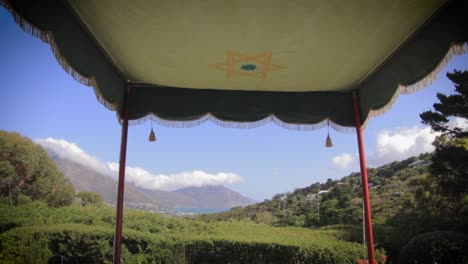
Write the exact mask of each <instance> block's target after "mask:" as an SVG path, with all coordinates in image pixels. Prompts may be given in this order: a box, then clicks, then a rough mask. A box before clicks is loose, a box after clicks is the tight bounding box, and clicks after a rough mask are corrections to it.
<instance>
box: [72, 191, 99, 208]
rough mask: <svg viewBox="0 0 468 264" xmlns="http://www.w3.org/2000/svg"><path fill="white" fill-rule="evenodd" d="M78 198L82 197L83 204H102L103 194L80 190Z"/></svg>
mask: <svg viewBox="0 0 468 264" xmlns="http://www.w3.org/2000/svg"><path fill="white" fill-rule="evenodd" d="M76 197H77V198H80V200H81V205H83V206H86V205H98V206H99V205H102V202H103V200H102V196H101V195H99V194H97V193H95V192H79V193H78V194H77V195H76Z"/></svg>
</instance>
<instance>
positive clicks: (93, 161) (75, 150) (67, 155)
mask: <svg viewBox="0 0 468 264" xmlns="http://www.w3.org/2000/svg"><path fill="white" fill-rule="evenodd" d="M34 141H35V142H36V143H38V144H39V145H41V146H43V147H44V148H45V149H47V150H50V151H52V152H53V153H55V154H57V155H58V156H59V157H61V158H63V159H69V160H72V161H74V162H76V163H78V164H81V165H84V166H86V167H88V168H91V169H93V170H96V171H98V172H100V173H102V174H105V175H110V174H111V173H112V171H111V170H110V169H109V167H108V166H107V164H106V163H105V162H102V161H100V160H98V159H97V158H95V157H92V156H90V155H88V154H87V153H86V152H84V151H83V150H82V149H81V148H80V147H79V146H78V145H77V144H75V143H72V142H68V141H66V140H64V139H55V138H50V137H49V138H46V139H42V138H39V139H36V140H34Z"/></svg>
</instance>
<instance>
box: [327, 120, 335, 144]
mask: <svg viewBox="0 0 468 264" xmlns="http://www.w3.org/2000/svg"><path fill="white" fill-rule="evenodd" d="M327 129H328V131H327V140H326V141H325V147H327V148H331V147H333V143H332V141H331V138H330V120H328V126H327Z"/></svg>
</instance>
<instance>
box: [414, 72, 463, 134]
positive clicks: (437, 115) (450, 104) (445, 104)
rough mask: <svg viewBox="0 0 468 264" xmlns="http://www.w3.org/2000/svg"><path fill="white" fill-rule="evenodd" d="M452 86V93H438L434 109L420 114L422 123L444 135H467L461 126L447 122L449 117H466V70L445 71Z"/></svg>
mask: <svg viewBox="0 0 468 264" xmlns="http://www.w3.org/2000/svg"><path fill="white" fill-rule="evenodd" d="M447 78H449V79H450V80H451V81H452V82H453V84H454V86H455V92H454V94H452V95H445V94H441V93H438V94H437V98H438V99H439V103H435V104H434V105H433V106H434V110H435V111H426V112H424V113H422V114H420V117H421V119H422V123H423V124H426V125H429V126H431V128H432V129H433V130H434V131H439V132H442V133H443V134H444V135H445V136H450V137H455V138H466V137H468V131H464V130H463V128H460V127H453V125H451V124H449V121H450V117H460V118H464V119H468V71H463V72H461V71H457V70H455V71H454V72H453V73H447Z"/></svg>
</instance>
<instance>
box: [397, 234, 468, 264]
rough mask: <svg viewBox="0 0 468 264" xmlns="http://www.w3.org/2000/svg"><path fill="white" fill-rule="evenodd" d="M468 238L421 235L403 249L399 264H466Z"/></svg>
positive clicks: (467, 260) (458, 235)
mask: <svg viewBox="0 0 468 264" xmlns="http://www.w3.org/2000/svg"><path fill="white" fill-rule="evenodd" d="M467 248H468V236H467V235H466V234H461V233H455V232H447V231H437V232H430V233H425V234H421V235H419V236H417V237H415V238H413V239H411V241H410V242H409V243H408V244H407V245H406V246H404V247H403V249H402V251H401V255H400V259H399V263H403V264H406V263H408V264H410V263H444V264H445V263H447V264H451V263H453V264H455V263H456V264H462V263H468V251H467Z"/></svg>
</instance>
